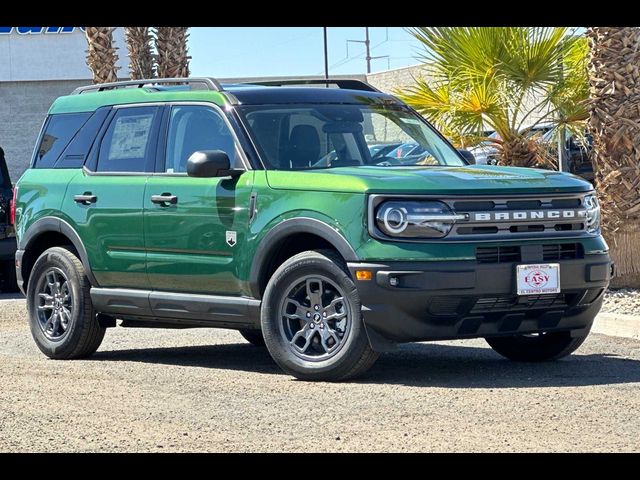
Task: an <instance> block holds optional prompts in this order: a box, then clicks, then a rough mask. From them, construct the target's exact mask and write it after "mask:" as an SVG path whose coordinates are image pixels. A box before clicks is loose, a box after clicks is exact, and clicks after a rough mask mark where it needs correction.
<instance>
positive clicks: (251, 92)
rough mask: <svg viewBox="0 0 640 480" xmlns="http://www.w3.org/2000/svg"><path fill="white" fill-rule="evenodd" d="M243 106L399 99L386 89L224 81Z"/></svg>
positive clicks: (373, 102)
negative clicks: (274, 85)
mask: <svg viewBox="0 0 640 480" xmlns="http://www.w3.org/2000/svg"><path fill="white" fill-rule="evenodd" d="M222 86H223V88H224V91H225V92H228V93H231V94H232V95H233V96H234V97H236V98H237V99H238V102H239V103H240V104H241V105H279V104H287V103H292V104H295V103H341V104H355V105H358V104H378V105H379V104H394V105H401V103H400V101H399V100H397V99H396V98H394V97H392V96H391V95H388V94H386V93H382V92H370V91H364V90H350V89H344V88H323V87H270V86H263V85H251V84H226V85H225V84H223V85H222Z"/></svg>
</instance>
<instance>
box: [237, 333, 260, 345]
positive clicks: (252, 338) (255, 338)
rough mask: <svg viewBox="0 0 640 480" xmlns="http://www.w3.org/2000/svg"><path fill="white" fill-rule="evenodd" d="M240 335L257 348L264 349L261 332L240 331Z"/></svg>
mask: <svg viewBox="0 0 640 480" xmlns="http://www.w3.org/2000/svg"><path fill="white" fill-rule="evenodd" d="M240 335H242V336H243V337H244V339H245V340H246V341H247V342H249V343H250V344H251V345H253V346H255V347H264V338H263V337H262V331H260V330H240Z"/></svg>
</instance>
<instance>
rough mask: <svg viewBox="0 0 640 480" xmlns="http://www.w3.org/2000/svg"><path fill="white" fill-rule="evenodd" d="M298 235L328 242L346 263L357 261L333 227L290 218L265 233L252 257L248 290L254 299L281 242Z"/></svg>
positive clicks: (303, 218) (317, 222)
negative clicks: (313, 236)
mask: <svg viewBox="0 0 640 480" xmlns="http://www.w3.org/2000/svg"><path fill="white" fill-rule="evenodd" d="M298 233H310V234H313V235H317V236H318V237H321V238H323V239H325V240H326V241H328V242H329V243H330V244H331V245H333V247H334V248H335V249H336V250H337V251H338V253H340V255H341V256H342V258H344V259H345V260H346V261H347V262H352V261H357V260H359V257H358V255H357V254H356V252H355V250H354V249H353V248H352V247H351V245H349V242H347V240H346V239H345V238H344V237H343V236H342V235H341V234H340V233H338V232H337V231H336V230H335V229H334V228H333V227H331V226H329V225H327V224H326V223H324V222H322V221H320V220H316V219H315V218H308V217H300V218H291V219H288V220H284V221H283V222H280V223H279V224H278V225H276V226H275V227H273V228H272V229H271V230H270V231H269V233H267V234H266V235H265V236H264V238H263V239H262V241H261V242H260V245H258V248H257V249H256V253H255V255H254V256H253V262H252V264H251V273H250V276H249V279H250V280H249V288H250V290H251V294H252V295H253V296H254V297H255V298H261V294H260V278H261V277H262V273H263V272H264V270H265V269H266V268H268V265H269V260H270V259H271V258H272V256H273V255H274V254H275V252H276V250H277V248H278V246H279V244H280V242H281V241H283V240H284V239H286V238H287V237H289V236H291V235H295V234H298Z"/></svg>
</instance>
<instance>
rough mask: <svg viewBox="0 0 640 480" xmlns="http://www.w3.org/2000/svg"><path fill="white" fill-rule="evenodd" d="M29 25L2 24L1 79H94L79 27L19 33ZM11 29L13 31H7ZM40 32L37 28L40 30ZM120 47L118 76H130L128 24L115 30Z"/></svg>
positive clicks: (0, 33) (0, 43)
mask: <svg viewBox="0 0 640 480" xmlns="http://www.w3.org/2000/svg"><path fill="white" fill-rule="evenodd" d="M20 28H29V27H0V82H18V81H40V80H44V81H52V80H85V79H91V71H90V70H89V67H87V64H86V61H85V58H86V50H87V41H86V39H85V35H84V32H83V31H82V30H80V28H79V27H76V28H74V30H73V31H72V32H69V33H62V32H58V33H46V29H47V28H50V27H30V28H33V29H40V28H42V29H43V30H42V32H41V33H19V32H20V31H19V30H18V29H20ZM7 29H11V31H10V33H6V30H7ZM36 32H37V30H36ZM113 37H114V42H115V44H116V47H117V48H118V56H119V60H118V63H117V65H118V66H119V67H120V70H119V71H118V76H121V77H124V76H127V64H128V59H127V47H126V43H125V39H124V28H122V27H118V28H116V30H115V31H114V32H113Z"/></svg>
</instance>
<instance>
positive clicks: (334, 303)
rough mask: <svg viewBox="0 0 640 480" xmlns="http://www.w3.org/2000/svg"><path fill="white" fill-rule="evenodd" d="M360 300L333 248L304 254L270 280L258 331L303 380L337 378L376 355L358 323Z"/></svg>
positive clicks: (358, 369) (348, 374)
mask: <svg viewBox="0 0 640 480" xmlns="http://www.w3.org/2000/svg"><path fill="white" fill-rule="evenodd" d="M360 308H361V307H360V298H359V296H358V292H357V290H356V286H355V284H354V283H353V280H352V279H351V277H350V275H349V273H348V270H347V268H346V265H345V264H344V261H343V260H342V259H341V258H340V257H339V256H338V255H336V254H335V253H334V252H331V251H324V250H323V251H307V252H302V253H300V254H298V255H295V256H294V257H291V258H290V259H288V260H287V261H285V262H284V263H283V264H282V265H281V266H280V267H279V268H278V269H277V270H276V272H275V273H274V274H273V277H272V278H271V280H270V281H269V284H268V286H267V289H266V291H265V294H264V301H263V302H262V312H261V317H262V320H261V321H262V331H263V334H264V340H265V343H266V345H267V349H268V350H269V353H270V354H271V356H272V357H273V359H274V360H275V362H276V363H277V364H278V365H279V366H280V367H281V368H282V369H283V370H284V371H285V372H287V373H289V374H291V375H293V376H294V377H296V378H299V379H303V380H325V381H339V380H345V379H347V378H351V377H354V376H356V375H359V374H361V373H363V372H365V371H366V370H368V369H369V367H371V365H373V363H374V362H375V361H376V359H377V358H378V354H377V353H376V352H374V351H373V350H372V349H371V347H370V345H369V340H368V337H367V334H366V332H365V329H364V325H363V322H362V314H361V311H360Z"/></svg>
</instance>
